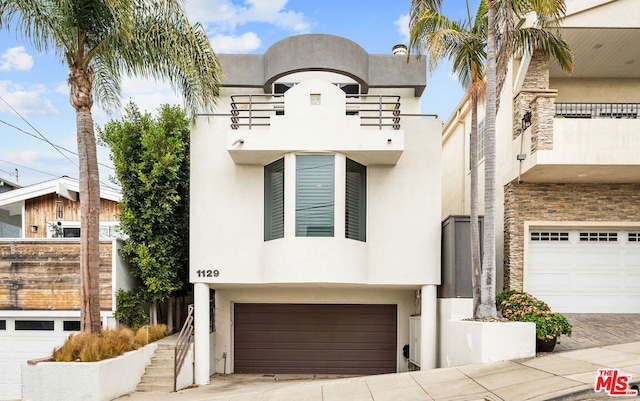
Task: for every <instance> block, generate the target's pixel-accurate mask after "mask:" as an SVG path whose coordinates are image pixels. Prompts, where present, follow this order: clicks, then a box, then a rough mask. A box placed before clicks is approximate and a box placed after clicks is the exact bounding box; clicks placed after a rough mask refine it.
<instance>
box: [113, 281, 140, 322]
mask: <svg viewBox="0 0 640 401" xmlns="http://www.w3.org/2000/svg"><path fill="white" fill-rule="evenodd" d="M142 305H143V301H142V296H141V293H140V292H137V291H135V290H132V291H125V290H123V289H122V288H120V289H119V290H118V291H117V292H116V311H115V312H114V313H113V315H114V316H115V318H116V320H117V321H118V323H119V324H122V325H125V326H127V327H131V329H133V330H137V329H138V327H140V326H144V325H145V324H147V323H149V317H148V316H147V314H146V312H145V311H144V307H143V306H142Z"/></svg>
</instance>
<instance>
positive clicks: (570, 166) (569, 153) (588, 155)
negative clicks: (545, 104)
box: [511, 103, 640, 183]
mask: <svg viewBox="0 0 640 401" xmlns="http://www.w3.org/2000/svg"><path fill="white" fill-rule="evenodd" d="M554 107H555V108H554V109H553V110H554V111H555V113H553V112H552V113H549V114H548V115H549V117H550V116H552V115H553V116H554V118H545V117H544V116H543V115H542V114H541V113H539V112H538V114H537V115H536V111H535V110H534V112H533V118H532V125H531V128H528V129H526V130H525V131H524V133H523V134H522V135H519V136H517V137H516V138H515V139H514V140H513V142H512V153H513V155H514V156H513V160H514V162H513V164H512V166H513V169H512V174H511V179H513V178H515V177H516V176H519V177H520V179H522V180H523V181H525V182H548V183H562V182H566V183H574V182H578V183H579V182H587V183H631V182H640V152H638V149H640V119H638V111H639V110H640V104H638V103H555V105H554ZM548 127H549V128H550V129H549V128H548ZM516 155H519V156H518V157H516ZM519 159H522V160H521V161H520V160H519Z"/></svg>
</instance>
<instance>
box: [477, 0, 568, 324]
mask: <svg viewBox="0 0 640 401" xmlns="http://www.w3.org/2000/svg"><path fill="white" fill-rule="evenodd" d="M486 1H487V7H488V10H487V68H486V82H487V98H486V103H485V105H486V112H485V114H486V115H485V120H484V121H485V126H484V129H485V131H484V135H485V136H484V145H485V152H484V160H485V161H484V163H485V187H484V194H485V195H484V196H485V199H484V202H485V214H484V223H485V235H484V244H483V245H484V251H485V252H484V258H483V260H482V289H483V291H482V296H481V300H480V310H479V318H486V317H495V316H496V315H497V311H496V294H495V281H496V257H495V249H496V237H495V214H496V202H495V195H496V176H497V174H496V125H495V122H496V113H497V106H498V103H497V100H498V95H499V94H500V91H501V89H502V86H503V84H504V78H505V76H506V73H507V62H508V60H509V59H510V58H511V57H512V56H513V54H514V53H516V52H518V51H526V52H528V53H530V54H533V50H542V51H545V52H547V53H549V54H550V55H551V56H552V57H554V58H555V59H556V60H557V61H558V62H559V64H560V66H561V67H562V68H563V69H565V70H567V71H570V70H571V69H572V68H573V54H572V52H571V50H570V49H569V45H568V44H567V42H565V41H564V40H563V39H562V35H561V32H560V26H559V23H560V19H561V18H562V17H563V16H564V14H565V5H564V0H486ZM527 14H529V15H531V14H533V16H535V18H536V22H535V24H534V26H533V27H528V28H523V29H515V27H516V23H517V22H518V21H520V20H522V19H523V18H525V16H526V15H527ZM498 32H499V33H500V40H499V42H498V41H497V33H498Z"/></svg>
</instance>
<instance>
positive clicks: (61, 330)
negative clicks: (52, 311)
mask: <svg viewBox="0 0 640 401" xmlns="http://www.w3.org/2000/svg"><path fill="white" fill-rule="evenodd" d="M76 320H77V319H74V321H76ZM72 323H73V321H72ZM77 323H79V321H77ZM66 326H68V325H67V324H66V323H64V322H63V320H62V319H56V318H46V319H45V318H32V317H26V318H5V317H2V316H0V400H19V399H20V397H21V389H20V386H21V381H20V377H21V374H20V370H21V366H22V364H23V363H25V362H26V361H27V360H29V359H37V358H43V357H47V356H50V355H51V352H53V349H54V348H55V347H58V346H60V345H62V344H63V343H64V340H65V339H66V338H67V337H68V336H69V334H71V331H69V330H65V327H66ZM67 328H68V327H67ZM73 329H76V327H75V326H74V327H73Z"/></svg>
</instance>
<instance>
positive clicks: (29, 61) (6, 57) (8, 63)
mask: <svg viewBox="0 0 640 401" xmlns="http://www.w3.org/2000/svg"><path fill="white" fill-rule="evenodd" d="M31 67H33V57H31V56H30V55H29V54H27V53H26V52H25V50H24V46H18V47H11V48H9V49H7V50H6V51H5V52H4V53H3V54H2V56H0V71H12V70H20V71H28V70H30V69H31Z"/></svg>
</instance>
